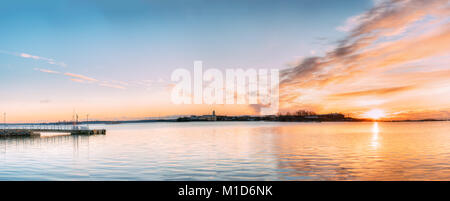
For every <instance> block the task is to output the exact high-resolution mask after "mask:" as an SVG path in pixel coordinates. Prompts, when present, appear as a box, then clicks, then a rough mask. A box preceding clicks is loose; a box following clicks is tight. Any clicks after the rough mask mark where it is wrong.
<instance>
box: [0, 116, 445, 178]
mask: <svg viewBox="0 0 450 201" xmlns="http://www.w3.org/2000/svg"><path fill="white" fill-rule="evenodd" d="M103 127H106V129H107V135H105V136H103V135H97V136H51V135H45V136H41V137H38V138H9V139H0V163H1V165H0V180H424V179H425V180H450V133H449V131H450V122H414V123H279V122H187V123H148V124H119V125H105V126H103Z"/></svg>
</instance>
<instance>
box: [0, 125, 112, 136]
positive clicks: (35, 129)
mask: <svg viewBox="0 0 450 201" xmlns="http://www.w3.org/2000/svg"><path fill="white" fill-rule="evenodd" d="M41 133H69V134H70V135H106V130H105V129H89V128H86V127H78V126H66V127H61V126H53V127H52V126H49V127H39V126H21V127H17V126H16V127H10V128H0V137H13V136H40V135H41Z"/></svg>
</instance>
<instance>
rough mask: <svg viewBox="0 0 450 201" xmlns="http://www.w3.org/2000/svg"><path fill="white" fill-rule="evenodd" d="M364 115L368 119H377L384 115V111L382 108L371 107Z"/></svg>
mask: <svg viewBox="0 0 450 201" xmlns="http://www.w3.org/2000/svg"><path fill="white" fill-rule="evenodd" d="M364 116H365V117H367V118H370V119H374V120H377V119H380V118H383V117H386V114H385V113H384V111H383V110H380V109H372V110H370V111H368V112H366V113H365V115H364Z"/></svg>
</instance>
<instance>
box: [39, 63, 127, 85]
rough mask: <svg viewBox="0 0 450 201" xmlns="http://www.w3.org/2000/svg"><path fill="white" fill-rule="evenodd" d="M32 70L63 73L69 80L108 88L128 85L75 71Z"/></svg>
mask: <svg viewBox="0 0 450 201" xmlns="http://www.w3.org/2000/svg"><path fill="white" fill-rule="evenodd" d="M34 70H36V71H39V72H43V73H50V74H59V75H64V76H65V77H69V80H70V81H72V82H76V83H85V84H97V85H98V86H102V87H109V88H115V89H127V87H126V86H128V85H129V83H127V82H124V81H116V80H114V81H101V80H98V79H96V78H93V77H90V76H86V75H81V74H75V73H69V72H66V73H60V72H58V71H54V70H49V69H41V68H35V69H34Z"/></svg>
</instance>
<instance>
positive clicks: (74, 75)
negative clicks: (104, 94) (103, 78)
mask: <svg viewBox="0 0 450 201" xmlns="http://www.w3.org/2000/svg"><path fill="white" fill-rule="evenodd" d="M64 75H66V76H69V77H73V78H76V79H79V80H83V81H87V82H97V81H98V80H97V79H95V78H92V77H88V76H85V75H80V74H74V73H64Z"/></svg>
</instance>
